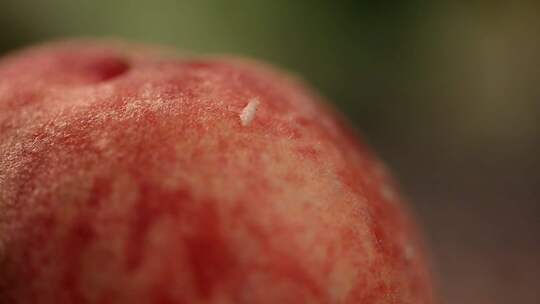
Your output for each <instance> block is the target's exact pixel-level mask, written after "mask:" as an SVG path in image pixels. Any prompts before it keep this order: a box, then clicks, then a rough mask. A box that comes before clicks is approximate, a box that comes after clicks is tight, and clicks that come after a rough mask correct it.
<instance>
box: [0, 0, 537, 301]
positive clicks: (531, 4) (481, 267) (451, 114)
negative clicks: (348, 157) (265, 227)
mask: <svg viewBox="0 0 540 304" xmlns="http://www.w3.org/2000/svg"><path fill="white" fill-rule="evenodd" d="M0 29H1V31H0V54H3V53H5V52H9V51H10V50H13V49H16V48H18V47H22V46H25V45H28V44H32V43H36V42H41V41H45V40H49V39H57V38H65V37H80V36H84V37H119V38H125V39H130V40H136V41H142V42H150V43H159V44H165V45H170V46H173V47H177V48H181V49H185V50H190V51H193V52H200V53H205V54H215V53H232V54H239V55H246V56H250V57H255V58H259V59H262V60H266V61H269V62H272V63H274V64H276V65H279V66H282V67H284V68H285V69H288V70H290V71H293V72H295V73H297V74H300V75H302V76H303V77H304V78H306V79H307V80H308V81H309V82H310V83H311V84H312V85H313V86H314V87H316V88H317V89H318V90H319V91H321V93H322V94H324V95H325V96H327V97H328V98H329V99H331V100H333V101H334V102H335V104H336V106H337V107H339V108H340V109H342V110H343V111H344V112H345V113H346V114H347V115H348V116H349V118H350V119H351V120H352V121H353V122H354V124H355V126H356V127H357V128H358V129H360V130H362V132H363V133H364V134H365V135H366V137H367V138H368V139H369V140H370V142H371V144H372V145H373V146H374V147H375V149H376V150H378V151H379V152H380V153H381V155H382V157H383V158H384V159H386V161H387V162H388V163H389V165H390V167H391V168H393V171H394V172H395V174H396V175H397V176H398V177H399V179H400V181H401V183H402V186H403V191H404V192H405V193H406V194H407V195H408V197H409V198H410V201H411V204H412V208H413V209H414V211H415V212H416V214H417V216H418V218H419V220H420V222H421V223H422V225H423V226H424V228H425V230H426V235H427V239H428V241H429V243H430V245H431V247H432V251H433V259H434V261H435V263H434V264H435V266H434V271H435V274H436V276H437V278H438V281H439V289H440V295H441V298H442V299H443V300H444V303H460V304H483V303H486V304H487V303H489V304H499V303H500V304H503V303H505V304H506V303H540V135H539V134H540V2H538V1H533V0H531V1H450V0H446V1H444V0H440V1H419V0H415V1H375V0H372V1H361V0H356V1H355V0H349V1H337V0H336V1H330V0H328V1H323V0H295V1H291V0H272V1H255V0H223V1H208V0H189V1H180V0H179V1H173V0H154V1H143V0H116V1H115V0H108V1H105V0H94V1H86V0H80V1H73V0H54V1H46V0H43V1H33V0H1V1H0Z"/></svg>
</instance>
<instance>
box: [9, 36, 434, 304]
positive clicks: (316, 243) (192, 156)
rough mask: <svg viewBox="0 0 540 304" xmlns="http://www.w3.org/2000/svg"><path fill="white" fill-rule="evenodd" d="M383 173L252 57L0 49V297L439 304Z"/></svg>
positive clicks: (287, 81)
mask: <svg viewBox="0 0 540 304" xmlns="http://www.w3.org/2000/svg"><path fill="white" fill-rule="evenodd" d="M425 261H426V258H425V255H424V254H423V249H422V243H421V241H420V240H419V238H418V236H417V232H416V231H415V228H414V224H412V222H411V220H410V217H409V216H408V215H407V211H406V210H405V208H404V206H403V203H402V201H401V199H400V198H399V195H398V194H397V193H396V188H395V186H394V185H393V182H392V180H391V178H390V177H389V176H388V173H387V171H386V170H385V169H384V167H383V165H382V164H381V162H380V161H379V160H377V158H376V157H375V156H374V155H373V154H372V153H371V152H370V150H369V149H368V148H367V147H366V146H365V144H364V143H362V142H361V140H360V139H358V137H357V136H356V135H355V134H353V132H351V130H350V129H349V128H348V127H347V126H346V125H344V123H343V122H342V119H341V118H340V117H339V115H336V113H334V112H333V110H332V109H331V108H330V107H329V106H328V105H326V104H325V103H324V101H322V100H321V98H320V97H318V96H317V95H316V94H315V93H313V92H312V91H311V90H310V89H308V88H306V86H305V85H303V84H302V83H300V82H299V81H298V80H296V79H293V78H292V77H290V76H287V75H284V74H283V73H282V72H278V71H275V70H273V69H271V68H269V67H266V66H263V65H261V64H259V63H254V62H249V61H246V60H240V59H223V58H221V59H220V58H215V59H212V58H210V59H209V58H182V57H180V58H171V57H170V56H161V55H159V54H158V52H157V51H152V50H150V48H142V47H137V46H130V45H123V44H118V43H110V42H103V43H99V42H67V43H55V44H50V45H44V46H39V47H34V48H30V49H27V50H23V51H21V52H19V53H15V54H12V55H10V56H8V57H5V58H4V59H2V60H1V61H0V303H12V304H29V303H33V304H42V303H43V304H45V303H49V304H51V303H54V304H62V303H81V304H85V303H89V304H94V303H100V304H106V303H119V304H122V303H159V304H168V303H188V304H190V303H193V304H198V303H201V304H202V303H216V304H217V303H220V304H229V303H231V304H232V303H249V304H262V303H268V304H270V303H272V304H276V303H280V304H288V303H290V304H301V303H313V304H323V303H329V304H333V303H351V304H352V303H357V304H383V303H384V304H387V303H399V304H430V303H434V301H433V296H432V287H431V279H430V277H429V274H428V271H427V268H426V265H425V264H426V262H425Z"/></svg>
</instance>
